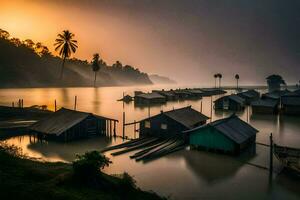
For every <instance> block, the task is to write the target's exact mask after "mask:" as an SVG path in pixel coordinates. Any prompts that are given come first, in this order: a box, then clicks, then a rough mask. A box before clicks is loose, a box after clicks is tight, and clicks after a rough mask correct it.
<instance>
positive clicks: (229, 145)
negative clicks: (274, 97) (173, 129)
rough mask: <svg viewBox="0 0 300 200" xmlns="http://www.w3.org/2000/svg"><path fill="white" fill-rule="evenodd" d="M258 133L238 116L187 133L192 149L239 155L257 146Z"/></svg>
mask: <svg viewBox="0 0 300 200" xmlns="http://www.w3.org/2000/svg"><path fill="white" fill-rule="evenodd" d="M257 132H258V131H257V130H256V129H255V128H253V127H252V126H251V125H249V124H247V123H246V122H244V121H243V120H241V119H240V118H239V117H237V116H236V115H232V116H230V117H228V118H224V119H220V120H217V121H214V122H211V123H209V124H206V125H204V126H200V127H197V128H195V129H192V130H189V131H185V133H189V135H190V137H189V141H190V145H191V146H192V147H199V148H204V149H208V150H210V149H212V150H220V151H222V152H229V153H239V152H240V151H241V150H243V149H245V148H247V147H249V146H250V145H252V144H255V139H256V133H257Z"/></svg>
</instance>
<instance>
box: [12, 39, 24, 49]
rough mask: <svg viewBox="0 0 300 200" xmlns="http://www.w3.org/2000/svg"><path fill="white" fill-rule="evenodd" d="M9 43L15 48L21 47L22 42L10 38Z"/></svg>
mask: <svg viewBox="0 0 300 200" xmlns="http://www.w3.org/2000/svg"><path fill="white" fill-rule="evenodd" d="M10 41H11V42H12V43H13V44H14V45H15V46H17V47H19V46H21V45H22V42H21V40H20V39H19V38H11V39H10Z"/></svg>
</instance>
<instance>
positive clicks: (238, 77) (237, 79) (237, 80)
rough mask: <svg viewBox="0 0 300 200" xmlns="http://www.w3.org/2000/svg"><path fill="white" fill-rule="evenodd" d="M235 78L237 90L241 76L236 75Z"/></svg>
mask: <svg viewBox="0 0 300 200" xmlns="http://www.w3.org/2000/svg"><path fill="white" fill-rule="evenodd" d="M234 78H235V79H236V89H239V79H240V75H238V74H236V75H235V76H234Z"/></svg>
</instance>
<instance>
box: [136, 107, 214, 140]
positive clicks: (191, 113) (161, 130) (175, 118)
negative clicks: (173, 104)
mask: <svg viewBox="0 0 300 200" xmlns="http://www.w3.org/2000/svg"><path fill="white" fill-rule="evenodd" d="M207 119H209V118H208V117H207V116H205V115H203V114H202V113H200V112H198V111H196V110H194V109H193V108H192V107H191V106H188V107H184V108H179V109H174V110H170V111H167V112H163V111H161V113H160V114H158V115H155V116H152V117H150V118H146V119H144V120H141V121H140V136H158V137H170V136H175V135H182V131H186V130H189V129H192V128H195V127H197V126H200V125H203V124H205V123H206V121H207Z"/></svg>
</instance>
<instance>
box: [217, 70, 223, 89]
mask: <svg viewBox="0 0 300 200" xmlns="http://www.w3.org/2000/svg"><path fill="white" fill-rule="evenodd" d="M216 76H217V77H218V78H219V88H221V79H222V77H223V76H222V74H220V73H218V74H216Z"/></svg>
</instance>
